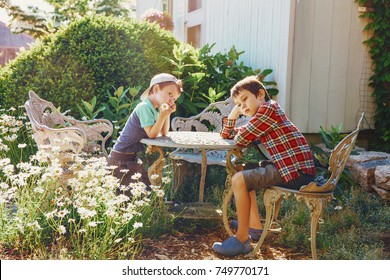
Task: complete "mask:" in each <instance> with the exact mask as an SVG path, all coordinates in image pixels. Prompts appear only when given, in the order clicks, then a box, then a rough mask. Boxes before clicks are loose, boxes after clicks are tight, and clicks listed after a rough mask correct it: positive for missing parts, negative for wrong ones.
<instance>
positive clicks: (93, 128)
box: [64, 116, 114, 156]
mask: <svg viewBox="0 0 390 280" xmlns="http://www.w3.org/2000/svg"><path fill="white" fill-rule="evenodd" d="M64 120H66V121H67V122H69V123H71V124H72V125H74V127H77V128H80V129H82V130H83V131H84V132H85V133H86V137H87V143H86V146H85V147H84V150H85V151H86V152H94V149H95V148H98V147H99V149H100V150H101V151H102V152H103V153H104V155H105V156H107V151H106V148H105V145H106V142H107V140H108V139H109V138H110V137H111V135H112V133H113V131H114V128H113V125H112V123H111V122H110V121H109V120H106V119H95V120H87V121H79V120H76V119H73V118H69V117H66V116H64ZM102 133H106V134H105V135H103V134H102ZM97 142H101V144H98V143H97Z"/></svg>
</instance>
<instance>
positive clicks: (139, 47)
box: [0, 16, 198, 117]
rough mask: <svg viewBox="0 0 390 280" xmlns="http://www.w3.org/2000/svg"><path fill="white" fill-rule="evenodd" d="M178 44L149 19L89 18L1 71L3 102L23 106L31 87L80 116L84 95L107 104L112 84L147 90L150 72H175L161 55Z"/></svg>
mask: <svg viewBox="0 0 390 280" xmlns="http://www.w3.org/2000/svg"><path fill="white" fill-rule="evenodd" d="M180 44H183V43H181V42H180V41H178V40H177V39H176V38H174V37H173V35H172V33H170V32H167V31H164V30H162V29H160V28H159V27H157V26H156V25H154V24H151V23H148V22H145V21H137V20H133V19H126V20H125V19H117V18H113V17H104V16H93V17H86V18H83V19H80V20H78V21H75V22H73V23H72V24H70V25H69V26H68V27H67V28H64V29H62V30H60V31H58V32H57V33H55V34H53V35H50V36H48V37H45V38H44V39H43V41H42V43H40V44H36V45H34V46H33V47H32V48H31V49H30V50H28V51H25V52H23V53H21V54H20V55H19V56H18V57H17V58H16V59H15V60H13V61H11V62H10V63H9V64H8V65H7V66H5V67H4V68H2V69H0V103H3V105H4V106H5V107H10V106H17V105H21V104H23V103H24V102H25V100H27V99H28V91H29V90H33V91H35V92H36V93H37V94H38V95H39V96H40V97H42V98H44V99H47V100H49V101H51V102H53V104H54V105H56V106H61V108H63V110H67V109H70V110H71V115H73V116H75V117H78V116H79V113H78V110H77V108H76V104H79V103H80V102H81V99H83V100H90V99H92V97H93V96H96V97H97V100H98V102H99V103H103V102H104V101H106V100H105V99H106V93H107V92H108V91H110V90H111V89H112V87H115V88H118V87H119V86H125V87H128V86H138V85H140V86H142V87H143V88H147V87H148V85H149V81H150V79H151V77H152V76H154V75H155V74H157V73H159V72H171V71H172V67H173V66H172V65H171V64H170V63H169V62H168V61H167V59H166V58H163V57H168V58H172V56H173V54H172V50H173V47H174V45H180ZM188 48H189V49H190V52H191V53H192V55H190V56H188V57H187V59H188V63H193V60H196V59H197V55H198V54H197V51H196V50H195V49H194V48H192V47H190V46H188ZM141 92H142V91H141Z"/></svg>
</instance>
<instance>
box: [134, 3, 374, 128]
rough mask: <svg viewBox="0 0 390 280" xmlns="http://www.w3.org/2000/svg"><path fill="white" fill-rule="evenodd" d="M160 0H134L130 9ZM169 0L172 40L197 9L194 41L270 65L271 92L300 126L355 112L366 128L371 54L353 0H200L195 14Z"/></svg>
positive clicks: (351, 118) (349, 117) (353, 118)
mask: <svg viewBox="0 0 390 280" xmlns="http://www.w3.org/2000/svg"><path fill="white" fill-rule="evenodd" d="M161 1H162V0H143V1H138V6H137V14H138V10H139V9H141V8H142V9H144V10H146V9H148V8H151V7H154V8H159V7H160V6H162V4H161ZM171 3H172V14H173V20H174V24H175V29H174V31H173V33H174V35H175V36H176V37H177V38H178V39H180V40H183V41H186V32H185V28H186V27H188V24H191V22H192V20H193V18H194V17H195V16H196V20H201V46H202V45H204V44H213V43H215V46H214V48H213V51H214V52H218V51H221V52H226V51H227V50H229V49H230V48H231V47H232V46H235V47H236V49H237V50H238V51H245V52H244V54H242V55H241V60H242V61H243V62H244V63H245V64H246V65H249V66H251V67H253V68H261V69H266V68H271V69H273V70H274V72H273V74H272V77H270V78H271V79H272V80H275V81H276V82H277V83H278V89H279V94H278V96H277V97H276V99H277V101H278V102H279V103H280V104H281V106H282V107H283V108H284V109H285V111H286V113H287V115H288V116H289V117H290V118H291V120H292V121H293V122H294V123H295V124H296V125H297V126H298V127H299V129H300V130H301V131H302V132H306V133H317V132H318V131H319V128H320V126H322V127H327V128H330V127H331V126H332V125H333V126H336V125H339V124H340V123H343V131H345V132H347V131H351V130H353V129H354V128H355V127H356V124H357V120H358V119H359V116H360V113H361V112H362V111H365V112H366V121H365V122H364V127H365V128H368V127H371V128H373V119H372V116H373V114H374V110H375V108H374V105H373V100H372V97H371V92H372V90H371V89H370V88H369V87H368V79H369V77H370V75H371V73H372V72H371V61H370V59H369V55H368V54H367V49H366V47H365V45H364V44H363V43H362V42H363V41H364V40H366V39H367V38H368V34H366V33H365V32H364V31H363V28H364V26H365V24H366V22H364V20H363V19H360V18H359V12H358V5H357V3H355V1H353V0H202V9H201V11H197V14H196V15H194V14H191V13H190V14H189V13H187V11H186V9H187V0H173V1H172V2H171ZM139 4H141V6H142V7H140V5H139ZM146 7H147V8H146Z"/></svg>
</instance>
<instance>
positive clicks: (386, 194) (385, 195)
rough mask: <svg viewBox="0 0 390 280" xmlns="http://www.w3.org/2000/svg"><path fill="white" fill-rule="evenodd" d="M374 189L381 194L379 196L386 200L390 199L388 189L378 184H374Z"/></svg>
mask: <svg viewBox="0 0 390 280" xmlns="http://www.w3.org/2000/svg"><path fill="white" fill-rule="evenodd" d="M372 187H373V189H374V190H375V191H376V192H377V193H378V194H379V196H380V197H381V198H382V199H384V200H390V192H389V191H386V190H384V189H381V188H378V187H377V186H375V185H373V186H372Z"/></svg>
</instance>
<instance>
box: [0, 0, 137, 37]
mask: <svg viewBox="0 0 390 280" xmlns="http://www.w3.org/2000/svg"><path fill="white" fill-rule="evenodd" d="M45 2H46V3H47V4H49V5H51V6H52V8H53V9H52V10H51V11H42V10H40V8H39V7H37V6H30V5H29V6H28V7H27V8H21V7H19V6H17V5H13V4H12V3H11V2H10V1H9V0H4V1H1V2H0V7H1V8H5V10H6V11H7V13H8V15H9V16H10V17H11V22H10V26H11V29H12V31H13V32H14V33H28V34H30V35H31V36H33V37H35V38H39V37H44V36H46V35H47V34H50V33H55V32H56V31H58V29H59V28H60V26H63V25H67V24H69V23H70V22H73V21H75V20H77V19H79V18H82V17H85V16H86V15H88V14H102V15H106V16H115V17H128V16H129V10H127V9H125V8H123V7H122V3H123V2H124V0H94V1H90V0H78V1H75V0H45Z"/></svg>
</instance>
